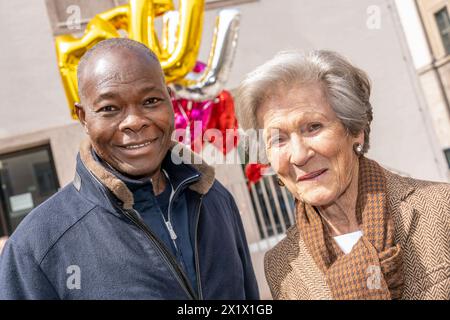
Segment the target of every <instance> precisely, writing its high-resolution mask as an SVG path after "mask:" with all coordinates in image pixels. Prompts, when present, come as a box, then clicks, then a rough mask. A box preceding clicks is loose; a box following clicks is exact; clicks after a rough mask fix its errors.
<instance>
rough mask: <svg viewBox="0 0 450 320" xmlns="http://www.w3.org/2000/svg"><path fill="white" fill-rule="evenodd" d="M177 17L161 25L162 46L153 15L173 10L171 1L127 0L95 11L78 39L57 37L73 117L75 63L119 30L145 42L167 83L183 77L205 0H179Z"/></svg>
mask: <svg viewBox="0 0 450 320" xmlns="http://www.w3.org/2000/svg"><path fill="white" fill-rule="evenodd" d="M179 7H180V8H179V10H178V12H177V20H178V21H172V28H176V30H175V29H174V30H172V31H171V32H168V31H167V26H164V27H163V40H162V45H161V43H160V41H159V38H158V34H157V32H156V29H155V18H156V17H158V16H161V15H164V14H166V13H168V12H173V11H172V10H174V4H173V1H172V0H130V2H129V4H127V5H123V6H118V7H116V8H113V9H110V10H107V11H105V12H102V13H99V14H97V15H96V16H95V17H94V18H93V19H92V20H91V21H90V22H89V24H88V25H87V27H86V31H85V34H84V35H83V37H81V38H75V37H73V36H71V35H63V36H57V37H56V41H55V42H56V53H57V58H58V65H59V70H60V74H61V77H62V80H63V85H64V89H65V91H66V96H67V100H68V102H69V106H70V109H71V112H72V117H73V118H74V119H76V114H75V107H74V103H75V102H77V101H78V100H79V97H78V88H77V75H76V73H77V71H76V69H77V66H78V62H79V61H80V58H81V57H82V56H83V54H84V53H85V52H86V51H87V50H88V49H89V48H91V47H92V46H94V45H95V44H96V43H98V42H100V41H102V40H105V39H109V38H118V37H120V34H119V32H118V30H124V31H126V32H127V35H128V38H130V39H133V40H136V41H139V42H141V43H143V44H145V45H147V46H148V47H149V48H150V49H152V50H153V51H154V52H155V54H156V55H157V56H158V58H159V60H160V62H161V66H162V69H163V71H164V75H165V79H166V82H173V81H176V80H177V79H182V78H184V77H185V76H186V75H187V74H188V73H189V72H190V71H191V70H192V69H193V68H194V66H195V63H196V61H197V56H198V51H199V49H200V41H201V35H202V27H203V12H204V7H205V0H179Z"/></svg>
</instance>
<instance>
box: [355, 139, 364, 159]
mask: <svg viewBox="0 0 450 320" xmlns="http://www.w3.org/2000/svg"><path fill="white" fill-rule="evenodd" d="M353 151H355V153H356V155H357V156H358V157H360V156H362V155H363V145H362V144H361V143H359V142H357V143H355V144H354V145H353Z"/></svg>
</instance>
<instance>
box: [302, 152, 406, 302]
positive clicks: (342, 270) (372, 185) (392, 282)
mask: <svg viewBox="0 0 450 320" xmlns="http://www.w3.org/2000/svg"><path fill="white" fill-rule="evenodd" d="M296 207H297V227H298V229H299V232H300V234H301V236H302V238H303V240H304V242H305V244H306V246H307V248H308V250H309V252H310V253H311V255H312V257H313V259H314V261H315V263H316V264H317V266H318V267H319V268H320V270H321V271H322V272H323V273H324V274H325V278H326V281H327V284H328V286H329V288H330V290H331V293H332V295H333V297H334V298H335V299H338V300H347V299H400V298H401V296H402V291H403V270H402V250H401V248H400V245H399V244H395V243H394V225H393V221H392V219H391V217H390V214H389V212H388V206H387V197H386V183H385V177H384V175H383V171H382V168H381V167H380V166H379V165H378V164H377V163H376V162H374V161H371V160H369V159H366V158H364V157H361V158H360V161H359V175H358V197H357V201H356V217H357V219H358V223H359V224H360V225H362V232H363V236H362V237H361V238H360V239H359V241H358V242H357V243H356V244H355V246H354V247H353V249H352V251H351V252H350V253H349V254H344V253H343V252H342V251H341V249H340V248H339V247H338V246H337V244H336V243H335V241H334V240H333V239H332V237H331V236H330V235H329V233H328V232H326V231H325V229H324V227H323V223H322V219H321V218H320V216H319V214H318V213H317V211H316V210H315V209H314V207H312V206H311V205H309V204H306V203H303V202H301V201H297V203H296Z"/></svg>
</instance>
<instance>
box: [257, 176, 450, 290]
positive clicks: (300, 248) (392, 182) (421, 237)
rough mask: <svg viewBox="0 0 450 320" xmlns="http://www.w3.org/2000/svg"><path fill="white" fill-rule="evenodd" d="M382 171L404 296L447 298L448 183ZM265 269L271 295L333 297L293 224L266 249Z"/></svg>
mask: <svg viewBox="0 0 450 320" xmlns="http://www.w3.org/2000/svg"><path fill="white" fill-rule="evenodd" d="M384 172H385V175H386V183H387V196H388V206H389V211H390V212H391V214H392V218H393V221H394V225H395V241H396V243H400V245H401V247H402V249H403V270H404V278H405V282H404V291H403V299H450V184H445V183H435V182H428V181H420V180H415V179H411V178H405V177H401V176H399V175H396V174H393V173H391V172H389V171H387V170H384ZM264 268H265V273H266V279H267V282H268V284H269V287H270V290H271V292H272V296H273V298H274V299H332V298H333V297H332V296H331V292H330V289H329V288H328V286H327V284H326V281H325V276H324V274H323V273H322V272H321V270H320V269H319V268H318V267H317V266H316V264H315V262H314V260H313V257H312V255H310V253H309V252H308V249H307V248H306V246H305V243H304V242H303V240H302V238H301V236H300V234H299V232H298V230H297V227H296V226H295V225H294V226H292V227H291V228H290V229H289V230H288V231H287V235H286V237H285V238H284V239H283V240H281V241H280V243H278V244H277V245H276V246H275V247H274V248H273V249H271V250H270V251H268V252H267V253H266V256H265V259H264Z"/></svg>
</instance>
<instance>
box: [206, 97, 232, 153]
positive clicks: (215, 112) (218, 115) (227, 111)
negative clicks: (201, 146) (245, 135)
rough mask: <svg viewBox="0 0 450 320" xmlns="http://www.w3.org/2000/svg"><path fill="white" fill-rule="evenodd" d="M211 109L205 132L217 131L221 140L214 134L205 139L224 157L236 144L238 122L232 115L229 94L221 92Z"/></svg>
mask: <svg viewBox="0 0 450 320" xmlns="http://www.w3.org/2000/svg"><path fill="white" fill-rule="evenodd" d="M212 107H213V108H212V112H211V116H210V120H209V122H208V126H207V130H208V129H217V130H219V131H220V133H221V139H218V138H217V137H216V136H215V135H214V134H212V135H211V134H210V136H207V137H205V138H206V139H207V140H208V141H209V142H210V143H212V144H213V145H214V146H215V147H216V148H218V149H219V150H220V151H222V153H223V154H225V155H226V154H227V153H228V152H230V151H231V150H232V149H233V148H235V147H236V146H237V144H238V131H237V128H238V122H237V119H236V115H235V113H234V101H233V96H232V95H231V93H230V92H228V91H226V90H223V91H222V92H221V93H220V95H219V96H218V97H217V98H216V100H215V101H214V105H213V106H212ZM227 131H228V132H227Z"/></svg>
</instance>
